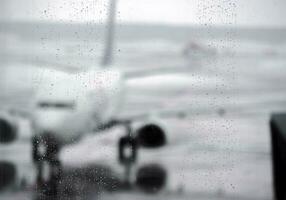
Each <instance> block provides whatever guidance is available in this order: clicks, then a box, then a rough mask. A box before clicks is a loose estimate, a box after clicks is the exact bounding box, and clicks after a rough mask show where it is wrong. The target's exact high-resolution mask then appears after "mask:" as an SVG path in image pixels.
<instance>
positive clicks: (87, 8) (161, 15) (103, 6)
mask: <svg viewBox="0 0 286 200" xmlns="http://www.w3.org/2000/svg"><path fill="white" fill-rule="evenodd" d="M5 2H6V3H5ZM1 4H2V5H0V6H1V10H2V11H1V10H0V12H1V13H2V14H1V15H0V17H2V18H4V17H5V18H7V17H9V18H10V19H14V20H53V21H72V22H87V21H93V22H99V23H103V22H104V20H105V18H106V12H107V10H108V0H1ZM4 4H6V5H4ZM117 10H118V12H117V18H118V20H119V22H122V23H124V22H148V23H167V24H170V23H171V24H205V23H207V24H219V25H225V24H234V25H249V26H253V25H258V26H261V25H262V26H285V27H286V14H285V13H286V1H285V0H118V9H117ZM4 11H5V12H4Z"/></svg>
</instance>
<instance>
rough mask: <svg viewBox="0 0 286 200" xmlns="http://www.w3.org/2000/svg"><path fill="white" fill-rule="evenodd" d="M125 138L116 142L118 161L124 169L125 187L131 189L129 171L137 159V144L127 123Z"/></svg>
mask: <svg viewBox="0 0 286 200" xmlns="http://www.w3.org/2000/svg"><path fill="white" fill-rule="evenodd" d="M125 128H126V133H127V134H126V136H123V137H121V138H120V139H119V141H118V161H119V163H120V164H121V165H123V166H124V168H125V187H126V188H130V187H131V170H132V166H133V165H134V163H135V162H136V159H137V151H138V144H137V140H136V138H135V137H134V136H133V134H132V129H131V127H130V124H129V123H126V124H125Z"/></svg>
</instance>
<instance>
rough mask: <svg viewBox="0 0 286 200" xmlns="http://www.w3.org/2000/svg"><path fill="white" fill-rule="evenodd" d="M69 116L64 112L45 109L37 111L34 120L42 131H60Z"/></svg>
mask: <svg viewBox="0 0 286 200" xmlns="http://www.w3.org/2000/svg"><path fill="white" fill-rule="evenodd" d="M67 117H68V114H67V113H64V112H60V111H48V110H46V111H45V110H44V111H38V112H35V115H34V119H33V122H34V125H35V126H36V128H37V129H38V130H39V131H40V132H46V133H50V132H53V133H58V132H59V130H60V129H61V127H62V126H63V123H64V122H65V120H66V118H67Z"/></svg>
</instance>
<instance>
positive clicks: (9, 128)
mask: <svg viewBox="0 0 286 200" xmlns="http://www.w3.org/2000/svg"><path fill="white" fill-rule="evenodd" d="M16 138H17V126H16V124H15V123H14V121H13V120H12V118H11V117H9V116H7V115H0V143H10V142H13V141H14V140H15V139H16Z"/></svg>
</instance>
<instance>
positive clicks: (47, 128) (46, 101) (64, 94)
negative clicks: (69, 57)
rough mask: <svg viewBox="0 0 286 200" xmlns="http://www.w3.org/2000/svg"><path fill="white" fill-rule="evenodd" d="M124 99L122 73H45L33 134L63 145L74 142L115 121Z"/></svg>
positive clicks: (35, 113) (33, 120) (39, 88)
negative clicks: (50, 138) (52, 138)
mask: <svg viewBox="0 0 286 200" xmlns="http://www.w3.org/2000/svg"><path fill="white" fill-rule="evenodd" d="M123 96H124V83H123V81H122V76H121V73H120V72H119V71H115V70H100V71H95V70H94V71H93V70H92V71H88V72H83V73H78V74H67V73H63V72H58V71H51V70H45V71H44V73H43V81H42V82H41V84H40V85H39V86H38V92H37V95H36V98H35V101H34V111H33V112H32V113H33V114H32V126H33V130H34V134H35V135H38V136H43V135H45V134H51V135H53V137H55V138H56V139H57V140H58V141H59V142H60V143H61V144H70V143H73V142H75V141H77V140H78V139H80V137H81V136H83V135H84V134H85V133H89V132H91V131H93V130H94V129H96V128H97V127H99V126H101V125H102V124H105V123H107V122H108V121H110V120H112V117H113V116H114V114H115V113H116V112H119V108H120V101H122V98H123Z"/></svg>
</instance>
